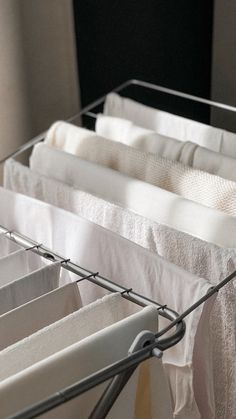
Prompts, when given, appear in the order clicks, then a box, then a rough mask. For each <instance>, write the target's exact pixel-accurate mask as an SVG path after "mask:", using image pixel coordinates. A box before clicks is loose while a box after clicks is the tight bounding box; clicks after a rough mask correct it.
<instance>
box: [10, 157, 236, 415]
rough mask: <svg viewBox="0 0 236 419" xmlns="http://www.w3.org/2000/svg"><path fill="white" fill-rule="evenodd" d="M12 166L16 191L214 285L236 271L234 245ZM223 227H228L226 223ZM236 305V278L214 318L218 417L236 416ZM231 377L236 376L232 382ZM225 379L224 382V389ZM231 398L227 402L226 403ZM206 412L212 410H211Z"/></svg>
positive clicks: (219, 300) (223, 292)
mask: <svg viewBox="0 0 236 419" xmlns="http://www.w3.org/2000/svg"><path fill="white" fill-rule="evenodd" d="M6 169H7V173H6V174H7V176H6V179H7V181H8V182H7V183H8V186H9V187H11V188H12V189H13V190H15V191H19V192H21V193H24V194H29V195H30V196H32V197H35V198H38V199H41V200H43V201H45V202H48V203H50V204H52V205H56V206H59V207H61V208H64V209H66V210H69V211H71V212H74V213H75V214H78V215H80V216H83V217H85V218H87V219H89V220H90V221H92V222H95V223H97V224H99V225H102V226H103V227H106V228H108V229H110V230H112V231H114V232H116V233H119V234H121V235H122V236H124V237H125V238H127V239H129V240H132V241H134V242H135V243H137V244H139V245H141V246H143V247H146V248H147V249H149V250H151V251H154V252H156V253H159V254H160V255H162V256H163V257H165V258H166V259H168V260H170V261H171V262H173V263H176V264H177V265H179V266H182V267H183V268H184V269H186V270H187V271H189V272H192V273H193V274H197V275H198V276H200V277H204V278H206V279H208V280H209V281H210V282H211V283H212V284H217V283H218V282H219V281H220V280H222V279H223V278H224V277H226V276H227V275H229V274H230V273H231V272H233V271H234V270H236V252H235V250H234V249H227V248H225V249H224V248H221V247H218V246H216V245H214V244H211V243H207V242H204V241H202V240H200V239H197V238H195V237H192V236H190V235H188V234H185V233H182V232H180V231H178V230H174V229H171V228H169V227H167V226H163V225H161V224H158V223H155V222H152V221H150V220H148V219H146V218H144V217H141V216H139V215H137V214H134V213H131V212H130V211H127V210H125V209H123V208H121V207H119V206H117V205H114V204H111V203H109V202H107V201H103V200H102V199H100V198H97V197H95V196H92V195H90V194H88V193H85V192H82V191H78V190H75V189H73V188H70V187H69V186H67V185H64V184H62V183H60V182H56V181H53V180H50V179H48V178H45V177H43V176H39V175H37V174H36V173H34V172H32V171H31V170H30V169H29V168H27V167H25V166H23V165H21V164H19V163H17V162H15V161H13V160H11V161H9V162H8V163H7V167H6ZM207 219H208V218H206V222H207ZM221 227H222V229H223V228H224V226H223V224H222V226H221ZM234 244H235V239H234ZM235 305H236V293H235V285H234V283H233V282H231V283H230V284H228V285H227V287H224V288H223V289H222V290H221V291H220V292H219V293H218V297H217V304H216V305H215V308H214V309H213V313H212V316H211V330H214V336H213V339H214V340H213V341H214V350H213V358H214V363H213V366H214V375H215V395H216V405H217V412H218V414H217V417H222V415H224V412H226V414H228V415H229V416H230V415H231V417H232V416H233V406H234V393H235V388H236V370H235V368H236V366H235V363H234V359H235V357H236V348H235V341H236V338H235V331H236V323H235V322H236V318H235V315H234V307H235ZM219 318H220V319H221V321H220V322H219V321H218V320H219ZM224 334H226V336H227V340H226V339H222V336H223V335H224ZM228 376H229V377H231V378H230V380H229V382H228V378H227V377H228ZM208 381H209V380H208ZM221 383H224V385H223V388H222V386H221ZM197 388H200V389H202V388H203V384H201V386H199V384H198V385H197ZM195 390H196V389H195ZM205 394H206V393H205ZM225 400H227V403H226V404H225ZM226 409H228V410H226ZM204 411H205V412H206V414H207V410H206V408H204ZM219 412H221V415H220V414H219Z"/></svg>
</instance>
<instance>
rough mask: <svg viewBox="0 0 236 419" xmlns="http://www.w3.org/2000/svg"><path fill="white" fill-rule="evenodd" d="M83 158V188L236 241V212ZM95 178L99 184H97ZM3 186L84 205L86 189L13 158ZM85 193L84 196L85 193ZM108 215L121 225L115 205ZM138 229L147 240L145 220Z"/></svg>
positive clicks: (227, 242)
mask: <svg viewBox="0 0 236 419" xmlns="http://www.w3.org/2000/svg"><path fill="white" fill-rule="evenodd" d="M80 164H81V170H80V165H78V166H77V171H79V173H78V177H77V187H78V188H79V189H80V190H85V191H87V192H89V193H92V194H93V195H94V196H96V195H98V196H100V197H102V198H103V199H106V200H107V202H114V203H116V202H117V203H118V204H119V205H120V206H121V207H123V208H126V209H130V210H132V211H133V212H135V213H136V215H137V214H140V215H142V216H144V217H147V218H148V219H150V220H153V221H155V222H158V223H159V224H162V225H166V226H168V227H171V228H174V229H176V230H179V231H181V232H185V233H188V234H190V235H192V236H195V237H198V238H200V239H202V240H205V241H208V242H211V243H214V244H216V245H219V246H222V247H226V248H234V247H236V240H235V236H236V220H235V217H232V216H229V215H227V214H224V213H222V212H220V211H217V210H214V209H211V208H208V207H205V206H202V205H200V204H197V203H195V202H192V201H189V200H186V199H184V198H181V197H178V196H177V195H175V194H172V193H171V192H167V191H165V190H163V189H160V188H157V187H154V186H153V185H149V184H147V183H144V182H141V181H139V180H135V179H133V178H128V177H125V176H124V175H122V174H120V173H118V172H116V171H113V170H111V169H107V168H104V167H102V166H98V165H94V164H92V163H89V162H84V161H83V160H81V161H80ZM97 174H98V175H97ZM83 175H87V176H83ZM89 176H90V177H89ZM54 177H56V176H54ZM57 177H58V176H57ZM95 184H96V185H97V188H95ZM4 186H5V187H6V188H8V189H11V190H13V191H15V192H20V193H22V194H25V195H29V196H31V197H35V198H37V199H42V200H44V201H46V202H49V203H50V204H52V205H56V206H59V207H62V208H64V209H66V210H69V211H72V212H76V211H79V209H80V207H81V211H82V210H83V206H81V205H80V194H81V192H82V191H80V194H79V192H78V190H76V189H75V188H72V187H69V185H66V184H65V183H62V182H60V181H57V180H54V179H49V178H48V177H46V176H43V175H40V174H38V173H37V172H34V171H32V170H30V169H29V168H28V167H26V166H23V165H22V164H20V163H17V162H15V161H14V160H8V161H7V163H6V164H5V168H4ZM122 189H123V191H122ZM81 199H82V200H83V194H82V197H81ZM150 202H151V204H150ZM93 205H94V200H93V201H92V202H91V203H90V204H89V205H88V207H87V208H86V211H89V209H90V212H91V214H92V216H94V214H95V213H96V211H94V210H93ZM96 208H97V211H99V214H100V212H101V209H100V210H99V206H97V207H96ZM115 208H116V206H115ZM86 213H87V212H86ZM107 213H109V211H107ZM82 215H83V214H82ZM101 215H102V213H101ZM110 216H111V224H112V223H115V222H116V220H117V224H118V225H119V221H118V217H117V213H116V210H113V211H112V212H111V213H110ZM106 218H107V214H106ZM193 220H194V223H193ZM126 225H127V226H128V225H129V223H128V222H127V223H126ZM111 228H112V227H111ZM126 228H127V227H126ZM135 233H136V235H138V237H139V240H142V243H141V244H142V245H143V240H144V243H145V241H146V238H145V237H144V235H143V234H142V228H141V225H140V227H139V225H138V224H137V227H136V229H135ZM151 234H152V233H150V235H151ZM150 240H151V239H150ZM139 244H140V243H139Z"/></svg>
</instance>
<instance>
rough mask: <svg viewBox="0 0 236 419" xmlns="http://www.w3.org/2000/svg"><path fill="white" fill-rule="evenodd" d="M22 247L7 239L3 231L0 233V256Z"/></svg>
mask: <svg viewBox="0 0 236 419" xmlns="http://www.w3.org/2000/svg"><path fill="white" fill-rule="evenodd" d="M20 249H22V247H21V246H19V245H18V244H16V243H14V242H13V241H12V240H9V239H8V238H7V237H6V235H5V234H4V233H0V258H2V257H4V256H7V255H9V253H12V252H16V251H17V250H20Z"/></svg>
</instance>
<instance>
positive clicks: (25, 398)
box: [0, 297, 172, 419]
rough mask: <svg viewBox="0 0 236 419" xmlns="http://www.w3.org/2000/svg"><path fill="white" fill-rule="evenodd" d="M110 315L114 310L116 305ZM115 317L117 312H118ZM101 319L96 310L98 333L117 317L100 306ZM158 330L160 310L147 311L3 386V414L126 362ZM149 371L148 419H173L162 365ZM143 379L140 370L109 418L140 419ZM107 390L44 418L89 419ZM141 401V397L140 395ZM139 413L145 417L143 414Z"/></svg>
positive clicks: (94, 392) (0, 392)
mask: <svg viewBox="0 0 236 419" xmlns="http://www.w3.org/2000/svg"><path fill="white" fill-rule="evenodd" d="M112 298H113V297H112ZM108 299H109V297H106V301H107V304H108ZM92 309H93V308H92V307H91V310H92ZM110 309H111V310H112V309H113V306H112V305H111V306H110ZM84 310H85V309H84ZM114 311H116V309H115V308H114ZM86 312H87V313H86V314H87V315H89V307H87V308H86ZM96 314H97V311H96V310H95V313H94V316H93V318H92V320H93V322H92V323H93V324H97V328H98V330H99V329H101V327H102V325H103V324H104V326H105V325H106V324H108V323H109V320H108V318H109V317H112V313H110V312H109V313H107V311H106V310H105V311H104V315H102V306H101V307H100V310H99V314H101V315H102V318H101V319H99V318H98V317H97V316H96ZM105 314H106V315H105ZM117 315H118V317H119V316H120V312H117ZM90 316H92V314H90ZM78 320H79V319H78ZM84 322H85V323H86V326H85V327H84V329H85V328H86V335H88V334H89V327H90V326H92V324H91V323H88V322H87V321H86V318H84ZM156 327H157V314H156V310H155V309H154V308H153V307H147V308H145V309H143V310H141V311H140V312H138V313H136V314H134V315H132V316H129V317H127V318H126V319H124V320H121V321H118V322H117V323H115V324H112V325H111V326H109V327H105V328H103V330H101V331H98V332H97V333H94V334H92V335H90V336H89V337H87V338H84V339H82V340H81V341H80V342H76V343H74V345H71V346H69V347H67V348H65V349H64V350H61V351H59V352H57V353H56V354H54V355H52V356H50V357H48V358H47V359H45V360H43V361H41V362H38V363H37V364H35V365H34V366H32V367H31V368H27V369H26V370H25V371H23V372H22V373H19V374H16V375H15V376H12V377H11V378H9V379H7V380H4V381H2V383H0V414H1V415H2V416H6V415H9V414H10V413H13V412H15V411H16V410H19V409H21V408H22V407H24V406H27V405H30V404H32V403H33V402H36V401H39V400H41V399H43V398H45V397H47V396H49V395H51V394H52V393H54V392H56V391H59V390H60V389H61V388H63V387H65V386H68V385H70V384H72V383H74V382H77V381H78V380H80V379H81V378H83V377H86V376H87V375H89V374H91V373H92V372H95V371H97V370H99V369H101V368H103V367H105V366H106V365H109V364H111V363H112V362H115V361H117V360H119V359H121V358H123V357H126V356H127V353H128V350H129V347H130V345H131V343H132V341H133V340H134V338H135V337H136V336H137V334H138V333H139V332H140V331H142V330H150V331H153V332H155V331H156ZM78 333H79V332H78ZM149 362H150V361H149ZM150 367H151V368H150V378H149V379H148V381H145V383H143V385H147V386H150V391H151V395H150V396H151V404H150V411H149V412H150V413H149V415H148V417H147V419H159V418H160V419H162V418H166V419H170V418H171V417H172V412H171V407H170V398H169V394H168V388H167V383H166V379H165V376H164V374H163V370H162V363H161V360H155V359H153V360H151V362H150ZM62 371H63V373H62ZM138 373H139V370H137V371H136V372H135V374H134V375H133V376H132V377H131V379H130V380H129V382H128V383H127V385H126V387H125V389H124V390H123V391H122V392H121V394H120V396H119V398H118V400H117V401H116V403H115V404H114V405H113V407H112V409H111V411H110V413H109V414H108V418H110V419H111V418H112V419H120V417H123V418H125V419H132V418H135V417H136V416H135V407H136V406H135V403H136V400H135V392H136V389H137V378H138ZM140 374H142V370H140ZM140 384H142V383H140V382H139V383H138V385H140ZM106 385H107V383H105V384H103V385H102V386H99V387H96V388H95V389H93V390H91V391H90V392H88V393H85V394H84V395H82V396H81V397H78V398H77V399H74V400H72V401H70V402H68V403H67V404H66V405H62V406H60V407H58V408H55V409H53V410H52V411H51V412H49V413H48V414H45V415H44V416H45V417H47V418H65V417H66V418H68V419H69V418H71V419H72V418H77V417H78V412H79V416H80V418H81V419H83V418H84V419H85V418H87V417H88V415H89V413H90V412H91V410H92V408H93V407H94V406H95V404H96V401H97V400H98V398H99V396H100V395H101V392H102V390H103V389H104V388H105V387H106ZM8 394H11V395H12V397H11V403H10V404H9V403H6V399H7V398H8V397H7V395H8ZM139 395H140V396H142V394H141V393H139ZM137 402H138V403H139V409H140V407H141V406H140V400H137ZM140 413H141V414H142V412H140Z"/></svg>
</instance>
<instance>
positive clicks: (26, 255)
mask: <svg viewBox="0 0 236 419" xmlns="http://www.w3.org/2000/svg"><path fill="white" fill-rule="evenodd" d="M44 266H45V263H44V261H43V260H42V258H41V257H40V256H38V255H36V254H34V253H32V252H30V251H27V250H25V249H24V248H21V250H17V251H16V252H12V253H10V254H9V255H8V256H5V257H3V258H0V289H1V287H3V286H5V285H7V284H9V283H10V282H12V281H14V280H16V279H19V278H22V277H23V276H25V275H27V274H29V273H30V272H32V271H34V270H36V269H40V268H42V267H44Z"/></svg>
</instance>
